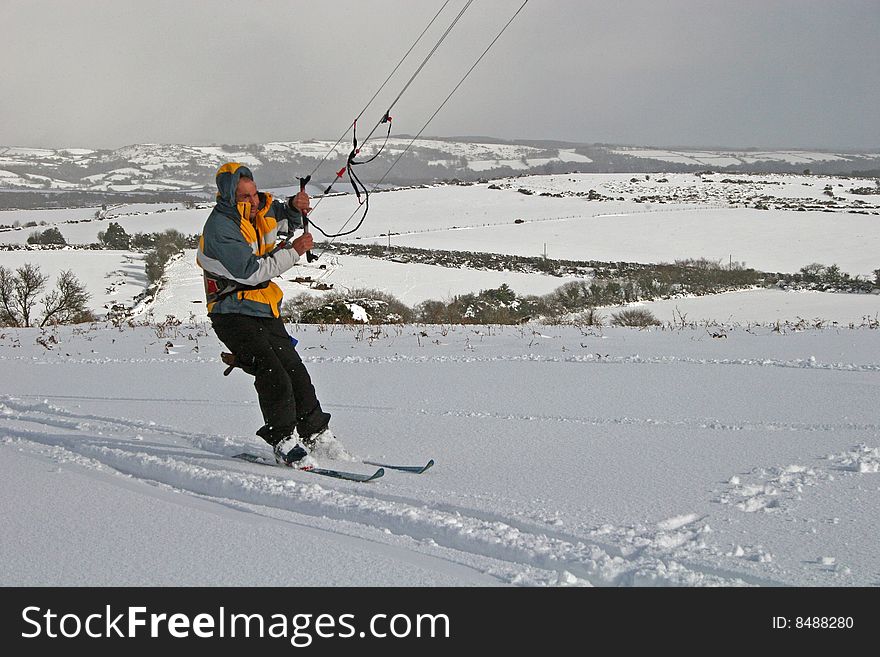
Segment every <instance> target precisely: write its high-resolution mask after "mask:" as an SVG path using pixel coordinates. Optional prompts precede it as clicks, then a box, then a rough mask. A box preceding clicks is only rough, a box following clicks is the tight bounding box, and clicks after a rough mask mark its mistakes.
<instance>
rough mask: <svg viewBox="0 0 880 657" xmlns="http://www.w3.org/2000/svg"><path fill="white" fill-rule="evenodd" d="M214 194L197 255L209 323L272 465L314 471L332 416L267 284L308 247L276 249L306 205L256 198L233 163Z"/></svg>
mask: <svg viewBox="0 0 880 657" xmlns="http://www.w3.org/2000/svg"><path fill="white" fill-rule="evenodd" d="M217 189H218V194H217V204H216V206H215V207H214V210H213V211H212V212H211V214H210V216H209V217H208V220H207V221H206V222H205V228H204V230H203V231H202V237H201V239H200V240H199V250H198V255H197V256H196V262H197V263H198V265H199V266H200V267H201V268H202V270H203V273H204V283H205V294H206V297H207V306H208V316H209V317H210V319H211V325H212V326H213V328H214V332H215V333H216V334H217V337H218V338H220V340H221V341H222V342H223V343H224V344H225V345H226V346H227V347H228V348H229V349H230V351H232V353H233V354H234V358H235V364H236V365H237V366H239V367H241V368H242V369H243V370H244V371H245V372H247V373H249V374H252V375H253V376H254V387H255V388H256V390H257V397H258V399H259V403H260V410H261V411H262V414H263V421H264V424H263V426H262V427H261V428H260V429H258V430H257V432H256V433H257V435H258V436H260V437H261V438H263V439H264V440H265V441H266V442H267V443H269V444H270V445H271V446H272V450H273V452H274V454H275V460H276V461H277V462H278V463H281V464H284V465H289V466H292V467H299V468H302V467H308V466H311V465H313V464H314V460H313V459H312V458H311V457H310V456H309V450H313V449H314V447H315V445H316V444H318V443H319V442H329V441H331V440H333V436H332V433H331V432H330V429H329V422H330V414H329V413H325V412H324V411H323V410H322V409H321V403H320V402H319V401H318V398H317V395H316V394H315V387H314V385H312V381H311V378H310V377H309V373H308V371H307V370H306V367H305V365H304V364H303V362H302V359H301V358H300V356H299V354H298V353H297V351H296V349H295V346H296V340H295V339H294V338H292V337H291V336H290V335H288V333H287V330H286V329H285V327H284V322H283V321H282V320H281V319H280V308H281V298H282V292H281V289H280V288H279V287H278V285H276V284H275V283H273V282H272V279H273V278H274V277H275V276H279V275H280V274H282V273H284V272H285V271H287V270H288V269H290V268H291V267H293V265H295V264H296V263H297V262H298V261H299V259H300V256H302V255H303V254H304V253H305V252H306V251H308V250H310V249H311V248H312V246H313V243H314V242H313V239H312V236H311V235H310V234H308V233H303V234H302V235H300V236H299V237H297V238H296V239H294V240H292V241H289V242H286V243H284V244H283V246H282V248H277V247H276V244H275V243H276V237H277V235H278V233H279V232H282V233H292V232H293V230H294V229H296V228H302V227H303V221H302V220H303V216H304V215H305V214H307V213H308V212H309V210H311V207H310V205H309V201H310V199H309V196H308V194H306V193H305V191H300V192H299V193H298V194H297V195H296V196H294V197H292V198H290V199H288V201H287V203H282V202H281V201H278V200H274V199H273V198H272V195H271V194H268V193H265V192H258V191H257V186H256V183H254V176H253V174H252V173H251V171H250V169H248V168H247V167H246V166H244V165H242V164H240V163H238V162H229V163H227V164H224V165H223V166H222V167H220V168H219V169H218V171H217ZM294 430H295V432H294Z"/></svg>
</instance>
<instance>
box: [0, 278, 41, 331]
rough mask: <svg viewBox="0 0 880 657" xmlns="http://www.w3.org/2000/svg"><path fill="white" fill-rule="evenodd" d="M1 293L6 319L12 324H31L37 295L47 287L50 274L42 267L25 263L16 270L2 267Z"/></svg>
mask: <svg viewBox="0 0 880 657" xmlns="http://www.w3.org/2000/svg"><path fill="white" fill-rule="evenodd" d="M0 269H2V270H3V271H2V272H0V295H2V304H3V315H4V320H5V322H6V323H7V324H9V325H11V326H30V325H31V312H32V311H33V309H34V306H35V305H36V303H37V295H38V294H40V292H42V291H43V290H44V289H46V281H47V280H48V279H49V277H48V276H46V275H44V274H42V273H40V268H39V267H35V266H34V265H31V264H24V265H22V266H21V267H19V268H18V269H16V270H15V273H14V274H13V273H12V272H11V271H10V270H8V269H5V268H0Z"/></svg>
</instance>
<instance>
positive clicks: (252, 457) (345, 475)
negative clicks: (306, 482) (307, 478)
mask: <svg viewBox="0 0 880 657" xmlns="http://www.w3.org/2000/svg"><path fill="white" fill-rule="evenodd" d="M232 458H235V459H241V460H242V461H248V462H249V463H256V464H258V465H268V466H272V467H275V468H280V467H285V468H286V467H287V466H282V465H280V464H278V463H276V462H275V459H269V458H266V457H265V456H260V455H259V454H250V453H248V452H243V453H241V454H236V455H235V456H233V457H232ZM300 472H311V473H313V474H319V475H323V476H325V477H333V478H334V479H344V480H345V481H358V482H362V483H363V482H367V481H373V480H374V479H378V478H379V477H381V476H382V475H384V474H385V470H384V469H383V468H379V469H378V470H376V471H375V472H374V473H372V474H361V473H359V472H345V471H344V470H330V469H328V468H302V469H301V470H300Z"/></svg>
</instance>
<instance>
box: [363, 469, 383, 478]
mask: <svg viewBox="0 0 880 657" xmlns="http://www.w3.org/2000/svg"><path fill="white" fill-rule="evenodd" d="M384 476H385V468H379V469H378V470H376V471H375V472H374V473H373V476H372V477H370V478H369V479H367V481H373V479H378V478H379V477H384Z"/></svg>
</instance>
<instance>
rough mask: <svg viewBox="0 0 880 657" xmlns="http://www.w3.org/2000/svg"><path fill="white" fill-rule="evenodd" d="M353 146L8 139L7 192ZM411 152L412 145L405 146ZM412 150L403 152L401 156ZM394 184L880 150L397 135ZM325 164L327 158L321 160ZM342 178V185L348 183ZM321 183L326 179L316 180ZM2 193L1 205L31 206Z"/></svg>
mask: <svg viewBox="0 0 880 657" xmlns="http://www.w3.org/2000/svg"><path fill="white" fill-rule="evenodd" d="M381 143H382V142H381V141H380V140H378V139H375V140H373V141H370V142H368V143H367V144H366V145H365V146H364V145H363V144H362V146H363V149H364V152H363V153H362V154H361V159H366V158H369V157H371V156H372V155H373V154H375V153H377V152H378V150H379V147H380V146H381ZM350 148H351V144H350V142H349V141H348V140H343V141H342V142H340V143H339V144H334V143H333V142H331V141H323V140H306V141H290V142H270V143H267V144H248V145H229V144H224V145H215V146H190V145H182V144H136V145H132V146H126V147H123V148H119V149H116V150H91V149H71V148H67V149H42V148H23V147H0V191H10V190H15V191H30V192H41V193H58V192H102V193H109V192H113V193H117V194H126V193H139V194H145V193H150V194H158V195H160V196H161V195H162V194H166V195H167V194H170V193H177V194H180V193H197V194H200V195H201V196H202V197H208V196H209V195H210V194H211V193H212V192H213V190H212V181H213V174H214V172H215V171H216V169H217V167H218V166H219V165H220V164H223V163H224V162H229V161H238V162H243V163H244V164H247V165H248V166H251V167H254V168H255V169H257V170H258V171H259V172H260V182H261V184H262V185H263V186H264V187H273V186H283V185H290V184H291V183H292V182H293V178H294V177H295V176H298V175H299V176H304V175H305V174H307V173H308V172H311V171H314V170H315V169H316V167H317V171H316V175H315V182H316V183H318V182H320V184H321V186H322V187H321V188H323V187H324V186H326V185H327V184H329V182H331V181H332V180H333V178H334V176H335V172H336V171H337V170H338V169H339V168H340V167H341V166H343V165H344V164H345V161H346V157H347V155H348V153H349V150H350ZM404 152H405V154H404ZM401 156H402V157H401ZM398 158H401V160H400V162H399V163H398V164H397V165H395V166H394V168H393V170H391V173H390V174H389V175H388V177H387V179H386V180H387V182H389V183H393V184H419V183H425V182H434V181H438V180H450V179H460V180H477V179H480V178H498V177H503V176H514V175H522V174H553V173H573V172H597V173H598V172H652V171H654V172H682V171H690V172H693V171H697V170H700V169H706V168H713V169H722V170H725V171H729V172H741V173H743V172H788V173H802V172H803V170H804V169H810V171H811V172H812V173H837V174H845V173H851V172H858V171H861V172H866V171H874V170H878V169H880V153H826V152H808V151H728V150H696V149H691V150H688V149H685V150H670V149H657V148H634V147H618V146H609V145H587V144H574V143H565V142H520V143H516V142H501V141H499V140H491V139H488V138H483V139H482V140H479V139H477V138H474V140H472V141H470V140H465V139H459V140H450V139H437V138H434V139H418V140H415V141H412V140H411V139H408V138H405V137H396V138H391V139H389V140H388V142H387V144H386V145H385V148H384V149H383V150H382V152H381V153H380V154H379V157H378V158H377V159H376V161H375V163H374V164H373V165H371V167H370V170H369V171H368V172H364V180H366V181H376V180H378V179H379V178H380V177H382V176H383V175H384V174H385V173H386V172H388V171H389V169H390V168H391V166H392V164H393V163H394V162H395V161H397V159H398ZM319 165H320V166H319ZM342 182H343V181H340V185H338V186H337V189H338V190H341V191H344V190H345V189H346V187H345V185H344V184H342ZM315 189H316V190H317V189H318V187H316V188H315ZM11 199H12V197H9V196H7V197H6V200H4V197H3V196H2V195H0V207H21V206H15V205H12V204H11V203H10V200H11Z"/></svg>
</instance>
